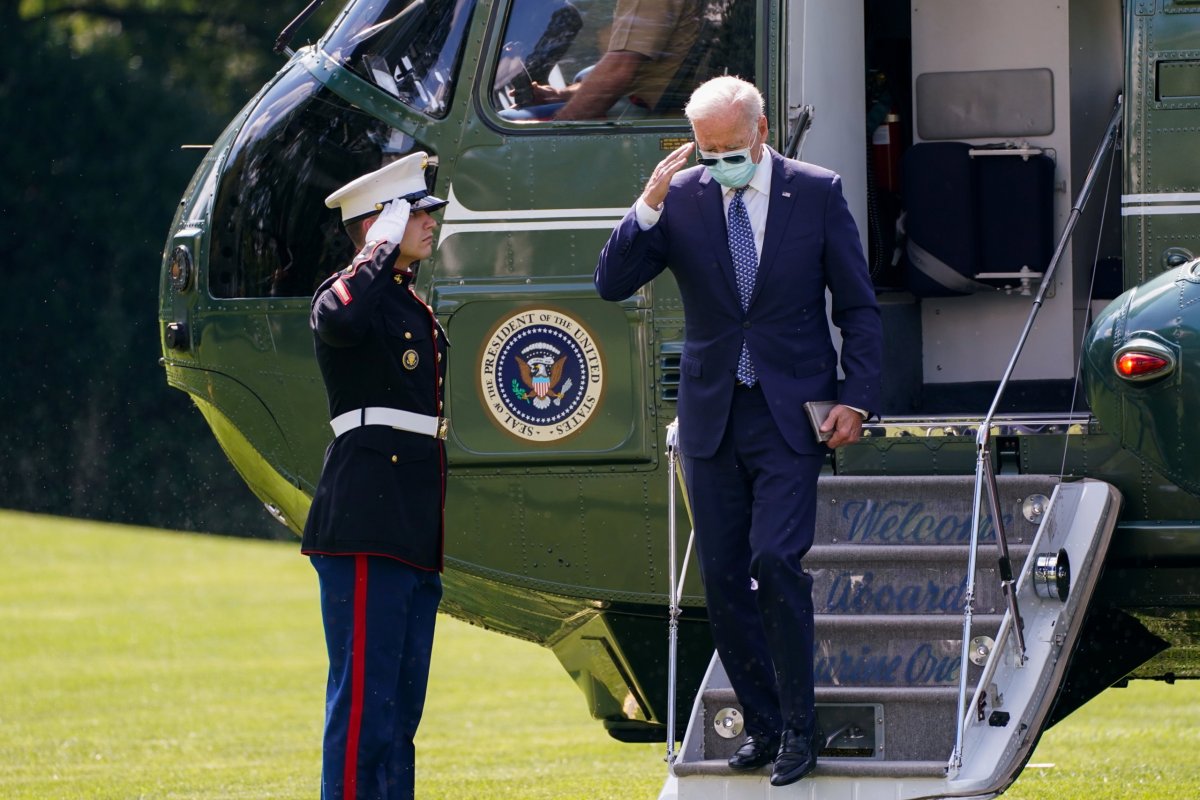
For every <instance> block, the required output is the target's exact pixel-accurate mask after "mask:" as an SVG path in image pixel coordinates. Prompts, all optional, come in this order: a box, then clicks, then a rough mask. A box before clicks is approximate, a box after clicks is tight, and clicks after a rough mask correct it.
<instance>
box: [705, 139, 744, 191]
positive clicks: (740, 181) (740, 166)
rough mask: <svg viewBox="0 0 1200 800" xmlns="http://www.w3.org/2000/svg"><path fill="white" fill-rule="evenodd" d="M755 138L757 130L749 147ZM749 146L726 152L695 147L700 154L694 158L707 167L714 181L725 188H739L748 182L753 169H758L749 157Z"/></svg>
mask: <svg viewBox="0 0 1200 800" xmlns="http://www.w3.org/2000/svg"><path fill="white" fill-rule="evenodd" d="M757 139H758V131H755V132H754V134H753V138H752V139H751V140H750V147H754V145H755V144H757ZM750 147H745V148H743V149H741V150H730V151H729V152H728V153H708V152H705V151H704V150H700V149H699V148H696V149H697V152H699V154H700V155H699V157H698V158H697V159H696V160H697V161H698V162H700V163H701V164H703V165H704V166H705V168H706V169H708V174H709V175H712V177H713V180H714V181H716V182H717V183H719V184H721V185H722V186H724V187H725V188H726V189H740V188H741V187H743V186H745V185H746V184H748V183H750V179H751V178H753V177H754V171H755V170H756V169H758V164H755V163H754V162H753V161H752V160H751V159H750Z"/></svg>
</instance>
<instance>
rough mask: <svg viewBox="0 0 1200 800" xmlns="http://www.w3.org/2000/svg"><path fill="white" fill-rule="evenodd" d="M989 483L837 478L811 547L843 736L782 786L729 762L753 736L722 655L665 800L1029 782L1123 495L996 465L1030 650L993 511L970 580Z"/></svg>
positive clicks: (892, 799) (820, 624)
mask: <svg viewBox="0 0 1200 800" xmlns="http://www.w3.org/2000/svg"><path fill="white" fill-rule="evenodd" d="M973 483H974V481H973V479H972V478H971V476H940V477H924V476H923V477H835V476H828V477H823V478H822V479H821V481H820V485H819V505H818V509H819V510H818V519H817V526H816V530H817V540H816V542H815V544H814V547H813V549H812V550H811V551H810V553H809V554H808V556H806V557H805V560H804V563H805V567H806V569H807V570H808V571H809V572H810V573H811V574H812V576H813V601H814V607H815V610H816V630H815V642H816V648H815V649H816V653H815V670H814V673H815V678H816V700H817V716H818V720H819V726H820V729H821V730H822V731H823V732H824V733H825V736H826V741H825V746H824V748H823V749H822V751H821V753H820V756H819V759H818V763H817V768H816V770H815V772H814V773H813V774H812V775H810V776H809V777H807V778H805V779H803V780H802V781H800V782H798V783H796V784H793V785H792V786H787V787H778V788H776V787H772V786H770V783H769V776H770V768H769V767H766V768H763V769H761V770H758V771H755V772H750V773H745V772H734V771H732V770H730V769H729V767H728V765H727V763H726V762H727V759H728V758H729V756H730V755H732V753H733V752H734V751H735V750H736V749H737V748H738V747H739V746H740V745H741V744H742V742H743V740H744V733H743V731H742V729H741V728H742V726H741V707H740V706H739V704H738V702H737V698H736V697H735V696H734V693H733V690H732V689H731V688H730V687H729V681H728V679H727V677H726V675H725V670H724V667H723V666H722V664H721V662H720V659H719V658H718V657H717V656H716V655H715V654H714V656H713V659H712V662H711V664H710V666H709V669H708V671H707V673H706V675H705V677H704V680H703V682H702V686H701V689H700V691H699V693H698V695H697V698H696V701H695V704H694V706H693V709H692V712H691V715H690V718H689V719H688V720H687V730H686V733H685V734H684V736H683V740H682V744H681V745H680V749H679V751H678V753H677V754H674V753H669V755H668V760H669V761H671V762H672V763H671V769H670V776H669V777H668V780H667V782H666V785H665V786H664V788H663V792H662V794H661V795H660V800H669V799H673V798H678V800H685V798H686V799H687V800H692V799H693V798H694V799H696V800H710V799H711V800H716V798H721V799H722V800H734V799H735V798H736V799H738V800H740V799H741V798H768V797H769V798H780V797H804V798H855V799H856V800H872V799H873V798H880V800H882V798H888V800H896V799H897V798H919V797H949V796H964V797H966V796H969V797H975V796H991V795H994V794H995V793H996V792H998V791H1000V790H1002V789H1003V788H1004V787H1006V786H1007V785H1008V784H1009V783H1011V781H1012V779H1013V778H1014V777H1015V775H1016V774H1017V773H1018V772H1019V771H1020V769H1021V767H1022V766H1023V765H1024V763H1025V761H1026V760H1027V759H1028V757H1029V754H1030V753H1031V752H1032V748H1033V745H1034V744H1035V742H1036V739H1037V736H1038V734H1040V732H1041V730H1042V729H1043V728H1044V726H1045V722H1046V719H1047V716H1048V714H1049V711H1050V708H1051V707H1052V705H1053V702H1054V699H1055V696H1056V691H1057V689H1058V687H1059V685H1060V684H1061V681H1062V677H1063V675H1064V673H1065V670H1066V666H1067V660H1068V656H1069V655H1070V653H1071V652H1072V647H1073V645H1074V642H1075V640H1076V637H1077V635H1078V633H1079V630H1080V628H1081V626H1082V622H1083V616H1084V613H1083V612H1084V611H1085V610H1086V605H1087V601H1088V599H1089V598H1090V595H1091V591H1092V588H1093V587H1094V585H1095V582H1096V579H1097V578H1098V576H1099V569H1100V563H1101V561H1102V555H1103V553H1104V550H1105V549H1106V547H1107V543H1108V539H1109V537H1110V536H1111V533H1112V530H1113V528H1114V527H1115V524H1116V519H1117V513H1118V510H1119V506H1120V497H1119V495H1118V494H1117V492H1116V490H1115V489H1113V488H1112V487H1111V486H1109V485H1108V484H1106V483H1103V482H1099V481H1090V480H1084V481H1078V482H1071V483H1063V482H1061V480H1060V479H1059V478H1058V477H1057V476H1036V475H1034V476H1030V475H1001V476H997V477H996V479H995V486H996V487H997V500H998V506H999V508H1000V509H1001V513H1002V515H1003V517H1002V519H1003V526H1004V532H1005V534H1006V539H1007V543H1008V550H1009V557H1010V561H1009V563H1010V564H1011V566H1012V573H1011V575H1010V576H1009V577H1010V578H1011V579H1014V580H1015V582H1014V583H1013V586H1014V587H1015V592H1016V600H1017V605H1018V608H1019V613H1020V615H1021V616H1022V619H1023V626H1022V630H1023V638H1024V644H1025V653H1026V657H1025V659H1024V661H1023V662H1022V659H1021V658H1020V655H1019V649H1018V647H1017V642H1016V639H1017V637H1016V636H1015V635H1014V627H1013V625H1012V624H1011V619H1012V617H1011V612H1010V606H1009V604H1008V601H1007V597H1006V594H1005V589H1004V586H1003V580H1002V579H1003V578H1004V576H1005V574H1006V573H1007V569H1006V568H1005V567H1004V566H1002V562H1001V560H1000V557H999V552H998V551H999V550H1000V549H1002V548H1000V547H998V546H997V537H996V533H995V527H994V526H992V525H989V524H986V522H985V523H984V524H981V525H978V526H976V527H977V531H976V534H977V537H978V539H979V547H978V555H979V557H978V559H977V561H974V563H975V578H976V581H975V585H974V587H971V586H970V585H969V582H968V581H967V578H966V568H967V565H968V564H969V563H972V562H973V560H972V559H971V557H970V552H969V551H970V540H971V536H972V527H973V526H972V520H973V515H974V514H976V513H977V512H978V511H979V509H978V508H977V506H975V505H974V504H973V493H972V487H973ZM981 516H984V517H986V516H987V515H986V514H983V515H981ZM1031 554H1033V557H1032V559H1031V557H1030V556H1031ZM972 588H973V590H974V603H973V614H972V619H971V622H970V629H969V631H968V633H967V635H968V636H969V639H968V646H967V648H965V649H964V648H963V646H962V643H963V634H964V628H965V624H964V606H965V604H966V599H967V594H968V592H969V591H971V590H972ZM963 664H965V666H966V683H965V687H964V686H962V685H960V677H961V675H962V669H961V667H962V665H963ZM960 706H962V707H963V708H964V710H965V714H964V720H965V725H964V730H963V731H962V732H961V733H959V731H958V726H957V714H958V709H959V707H960ZM960 739H961V744H960V742H959V740H960ZM956 762H958V763H956Z"/></svg>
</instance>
